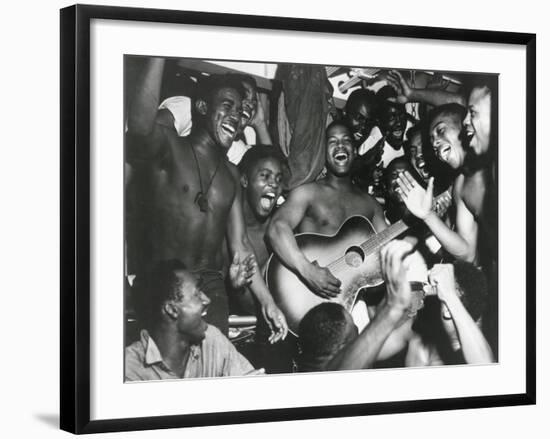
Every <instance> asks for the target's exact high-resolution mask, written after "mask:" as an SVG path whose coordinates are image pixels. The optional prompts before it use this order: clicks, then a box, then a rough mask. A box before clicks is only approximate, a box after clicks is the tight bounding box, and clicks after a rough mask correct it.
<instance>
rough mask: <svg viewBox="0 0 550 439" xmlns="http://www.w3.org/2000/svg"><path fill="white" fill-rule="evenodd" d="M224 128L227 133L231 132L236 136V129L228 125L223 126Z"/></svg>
mask: <svg viewBox="0 0 550 439" xmlns="http://www.w3.org/2000/svg"><path fill="white" fill-rule="evenodd" d="M222 128H224V129H226V130H227V131H229V132H231V134H235V131H236V130H235V128H233V126H232V125H229V124H228V123H224V124H222Z"/></svg>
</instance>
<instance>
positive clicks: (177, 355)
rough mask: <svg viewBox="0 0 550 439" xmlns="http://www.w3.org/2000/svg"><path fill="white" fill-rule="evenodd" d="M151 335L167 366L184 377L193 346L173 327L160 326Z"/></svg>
mask: <svg viewBox="0 0 550 439" xmlns="http://www.w3.org/2000/svg"><path fill="white" fill-rule="evenodd" d="M149 335H150V336H151V337H152V338H153V340H154V341H155V344H156V345H157V348H158V350H159V352H160V355H161V356H162V359H163V361H164V362H165V363H166V365H167V366H168V367H169V368H170V370H172V372H174V373H175V374H176V375H178V376H183V373H184V372H185V368H186V366H187V360H188V359H189V353H190V352H191V345H190V344H189V342H187V341H186V340H182V339H181V336H180V335H179V334H178V333H177V331H176V330H175V329H173V328H172V327H171V326H163V325H161V326H159V327H158V328H155V329H154V330H152V331H151V332H150V333H149Z"/></svg>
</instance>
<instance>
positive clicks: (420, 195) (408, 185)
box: [397, 171, 434, 220]
mask: <svg viewBox="0 0 550 439" xmlns="http://www.w3.org/2000/svg"><path fill="white" fill-rule="evenodd" d="M397 184H398V185H399V195H400V196H401V199H402V200H403V202H404V203H405V205H406V206H407V209H409V211H410V212H411V213H412V214H413V215H414V216H416V217H417V218H419V219H421V220H425V219H426V218H427V217H428V215H429V214H430V212H431V211H432V202H433V190H434V178H433V177H431V178H430V181H429V182H428V188H427V189H424V188H423V187H422V186H421V185H420V184H419V183H418V182H417V181H416V180H415V179H414V178H413V177H412V175H411V174H409V172H407V171H405V172H403V173H400V174H399V177H398V179H397Z"/></svg>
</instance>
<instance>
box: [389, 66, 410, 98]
mask: <svg viewBox="0 0 550 439" xmlns="http://www.w3.org/2000/svg"><path fill="white" fill-rule="evenodd" d="M386 80H387V81H388V84H389V85H391V86H392V87H393V88H394V89H395V91H396V92H397V102H399V103H400V104H406V103H407V102H409V101H410V99H411V96H412V93H413V89H412V87H411V85H410V84H409V82H408V81H407V80H406V79H405V78H403V75H402V74H401V73H400V72H398V71H397V70H390V71H389V72H388V74H387V76H386Z"/></svg>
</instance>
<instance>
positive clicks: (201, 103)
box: [195, 98, 208, 116]
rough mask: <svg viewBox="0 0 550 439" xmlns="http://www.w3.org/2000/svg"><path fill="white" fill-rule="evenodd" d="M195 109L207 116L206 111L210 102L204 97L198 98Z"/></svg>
mask: <svg viewBox="0 0 550 439" xmlns="http://www.w3.org/2000/svg"><path fill="white" fill-rule="evenodd" d="M195 111H196V112H197V113H199V114H200V115H201V116H206V112H207V111H208V104H207V103H206V100H204V99H203V98H198V99H197V100H196V101H195Z"/></svg>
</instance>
